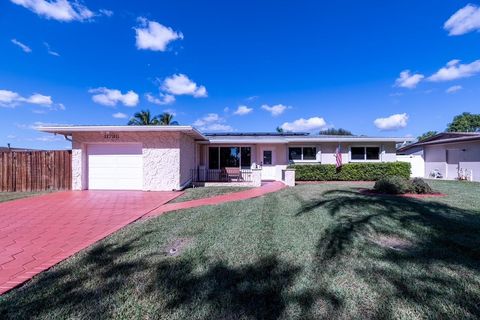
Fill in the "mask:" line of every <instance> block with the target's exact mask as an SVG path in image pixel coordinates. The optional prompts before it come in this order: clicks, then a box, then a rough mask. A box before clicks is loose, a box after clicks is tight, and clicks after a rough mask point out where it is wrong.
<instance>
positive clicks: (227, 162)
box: [208, 147, 252, 169]
mask: <svg viewBox="0 0 480 320" xmlns="http://www.w3.org/2000/svg"><path fill="white" fill-rule="evenodd" d="M251 164H252V152H251V148H250V147H209V148H208V168H209V169H223V168H226V167H247V168H249V167H250V166H251Z"/></svg>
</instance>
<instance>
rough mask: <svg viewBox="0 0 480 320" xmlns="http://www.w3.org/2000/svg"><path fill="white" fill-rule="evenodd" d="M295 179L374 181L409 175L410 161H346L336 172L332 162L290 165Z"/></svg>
mask: <svg viewBox="0 0 480 320" xmlns="http://www.w3.org/2000/svg"><path fill="white" fill-rule="evenodd" d="M290 167H291V168H294V169H295V180H297V181H376V180H379V179H381V178H383V177H389V176H400V177H404V178H405V179H408V178H409V177H410V163H407V162H379V163H346V164H344V165H343V166H342V168H341V170H339V171H338V172H337V170H336V168H335V165H334V164H316V165H291V166H290Z"/></svg>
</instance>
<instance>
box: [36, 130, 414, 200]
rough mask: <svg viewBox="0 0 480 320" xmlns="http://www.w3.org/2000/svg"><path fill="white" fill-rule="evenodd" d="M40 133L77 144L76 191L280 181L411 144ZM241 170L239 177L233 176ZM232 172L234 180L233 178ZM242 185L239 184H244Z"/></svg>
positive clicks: (286, 136)
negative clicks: (254, 175) (304, 166)
mask: <svg viewBox="0 0 480 320" xmlns="http://www.w3.org/2000/svg"><path fill="white" fill-rule="evenodd" d="M39 130H40V131H43V132H50V133H54V134H60V135H64V136H65V137H66V138H67V139H70V140H71V141H72V171H73V174H72V177H73V178H72V179H73V181H72V186H73V187H72V188H73V189H74V190H85V189H99V190H152V191H154V190H155V191H161V190H179V189H182V188H184V187H185V186H187V185H189V184H190V183H191V181H192V179H199V178H200V179H201V180H204V181H205V180H222V177H223V176H224V172H225V169H227V174H233V175H240V176H241V178H242V179H243V178H245V177H247V178H246V179H248V176H249V174H250V173H249V172H251V168H252V167H253V168H258V170H261V179H263V180H282V179H283V178H282V174H284V172H283V170H284V169H285V168H286V167H287V165H288V164H290V163H308V164H319V163H324V164H334V163H335V150H336V148H337V147H340V150H341V152H342V157H343V162H344V163H347V162H394V161H396V160H397V158H396V147H395V145H396V143H399V142H405V141H411V138H372V137H364V136H321V135H320V136H319V135H309V134H308V133H226V134H202V133H201V132H199V131H197V130H196V129H194V128H192V127H190V126H62V127H60V126H58V127H41V128H39ZM235 170H236V173H235ZM232 172H233V173H232ZM242 179H237V180H242Z"/></svg>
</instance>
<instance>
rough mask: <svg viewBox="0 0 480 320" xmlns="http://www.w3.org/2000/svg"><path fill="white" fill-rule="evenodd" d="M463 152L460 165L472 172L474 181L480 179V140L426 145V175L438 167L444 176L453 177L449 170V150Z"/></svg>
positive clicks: (461, 167)
mask: <svg viewBox="0 0 480 320" xmlns="http://www.w3.org/2000/svg"><path fill="white" fill-rule="evenodd" d="M449 149H450V150H459V151H460V152H461V156H460V161H459V164H458V167H459V168H460V169H465V170H467V171H468V172H469V173H471V174H472V180H473V181H480V142H478V141H475V142H464V143H449V144H442V145H429V146H425V147H424V156H425V176H426V177H429V175H430V172H431V171H433V170H434V169H438V170H439V171H440V172H441V173H442V175H443V176H444V177H448V176H450V177H452V176H453V175H452V173H450V175H448V172H447V150H449Z"/></svg>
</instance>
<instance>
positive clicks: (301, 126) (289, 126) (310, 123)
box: [280, 117, 327, 132]
mask: <svg viewBox="0 0 480 320" xmlns="http://www.w3.org/2000/svg"><path fill="white" fill-rule="evenodd" d="M280 127H281V128H282V129H283V130H285V131H293V132H297V131H306V132H311V131H320V130H322V129H324V128H326V127H327V123H326V122H325V119H323V118H320V117H312V118H309V119H304V118H300V119H297V120H295V121H293V122H285V123H284V124H282V125H281V126H280Z"/></svg>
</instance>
